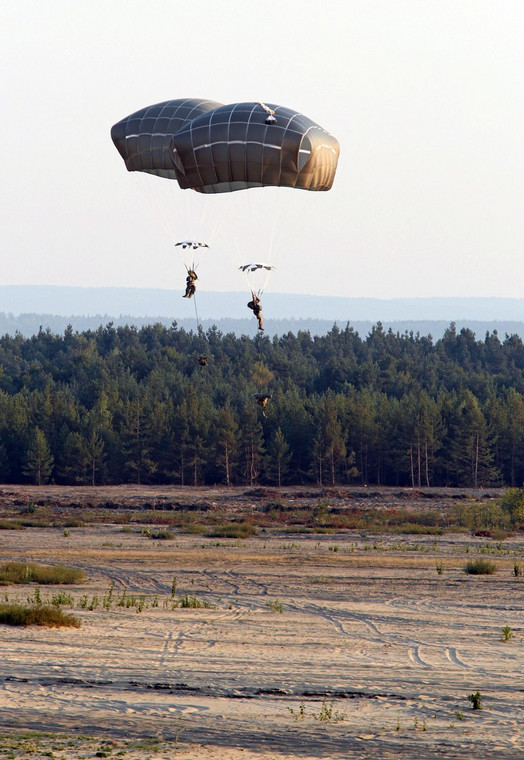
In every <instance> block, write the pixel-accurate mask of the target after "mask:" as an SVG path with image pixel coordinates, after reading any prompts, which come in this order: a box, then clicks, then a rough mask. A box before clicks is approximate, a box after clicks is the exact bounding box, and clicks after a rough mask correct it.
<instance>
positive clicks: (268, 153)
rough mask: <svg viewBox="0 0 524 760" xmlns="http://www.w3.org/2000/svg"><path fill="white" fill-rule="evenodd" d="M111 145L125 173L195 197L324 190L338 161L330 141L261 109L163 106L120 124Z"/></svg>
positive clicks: (310, 127)
mask: <svg viewBox="0 0 524 760" xmlns="http://www.w3.org/2000/svg"><path fill="white" fill-rule="evenodd" d="M111 137H112V139H113V142H114V143H115V145H116V147H117V149H118V151H119V153H120V155H121V156H122V158H123V159H124V161H125V164H126V167H127V169H128V170H129V171H138V172H147V173H149V174H156V175H158V176H160V177H166V178H167V179H176V180H177V182H178V184H179V185H180V187H181V188H183V189H192V190H196V191H197V192H199V193H224V192H232V191H235V190H245V189H248V188H254V187H294V188H301V189H304V190H315V191H320V190H329V189H330V188H331V186H332V184H333V180H334V177H335V172H336V168H337V162H338V156H339V145H338V142H337V140H336V139H335V138H334V137H333V136H332V135H331V134H329V132H326V130H324V129H323V128H322V127H320V126H319V125H318V124H316V123H315V122H314V121H312V120H311V119H309V118H308V117H307V116H304V115H303V114H300V113H298V112H297V111H293V110H292V109H290V108H285V107H284V106H278V105H273V104H268V105H266V104H264V103H261V102H252V103H233V104H231V105H221V104H220V103H216V102H214V101H211V100H199V99H179V100H169V101H166V102H164V103H158V104H156V105H152V106H149V107H147V108H144V109H142V110H141V111H137V112H136V113H133V114H131V115H130V116H128V117H126V118H125V119H122V121H119V122H118V123H117V124H115V125H114V126H113V128H112V130H111Z"/></svg>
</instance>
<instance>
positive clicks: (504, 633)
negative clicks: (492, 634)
mask: <svg viewBox="0 0 524 760" xmlns="http://www.w3.org/2000/svg"><path fill="white" fill-rule="evenodd" d="M512 637H513V631H512V630H511V628H510V627H509V625H504V626H502V628H501V629H500V638H501V640H502V641H509V640H510V639H511V638H512Z"/></svg>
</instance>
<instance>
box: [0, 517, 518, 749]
mask: <svg viewBox="0 0 524 760" xmlns="http://www.w3.org/2000/svg"><path fill="white" fill-rule="evenodd" d="M479 556H482V557H486V558H489V559H490V560H492V561H494V562H495V563H496V564H497V567H498V571H497V573H495V574H494V575H490V576H469V575H466V574H465V573H464V572H463V566H464V564H465V562H466V560H467V559H471V558H476V557H479ZM0 560H1V561H2V562H5V561H7V560H19V561H21V560H27V561H34V562H39V563H45V564H58V563H62V564H67V565H70V566H74V567H80V568H82V569H83V570H84V571H85V573H86V581H85V583H83V584H82V585H79V586H75V587H72V588H71V587H61V588H57V587H46V588H41V589H40V594H41V596H42V597H43V598H44V599H46V598H47V599H51V598H52V596H53V595H54V594H56V593H58V592H60V591H62V592H66V593H69V594H72V596H73V598H74V608H73V609H72V610H70V609H69V608H67V607H66V608H65V610H66V611H72V612H73V613H74V614H75V615H76V616H77V617H78V618H80V620H81V622H82V625H81V627H80V628H79V629H67V628H61V629H49V628H36V627H30V628H25V629H21V628H13V627H9V626H0V657H1V663H2V668H1V671H0V756H8V757H29V756H31V757H33V758H39V757H56V758H71V759H72V758H83V757H94V756H98V757H104V756H105V757H125V758H127V759H128V760H135V758H136V759H138V758H140V759H142V758H151V759H152V760H160V758H165V759H166V760H167V759H169V760H171V758H177V759H180V760H195V759H198V760H211V759H213V760H240V758H242V759H243V760H255V759H256V760H290V759H291V758H304V759H307V758H328V759H329V758H333V759H334V760H335V758H355V759H357V758H383V759H384V760H387V759H388V758H399V757H402V758H405V759H408V760H410V759H413V760H414V759H415V758H417V759H421V758H437V757H438V758H442V759H447V758H472V757H475V758H505V759H507V758H515V759H517V758H524V734H523V730H522V726H523V725H524V682H523V680H522V670H523V665H524V657H523V652H524V650H523V642H524V600H523V589H524V586H523V585H522V584H523V583H524V580H523V579H522V578H515V577H514V575H513V565H514V562H515V561H518V562H520V563H521V564H522V565H524V538H520V537H516V538H510V539H507V540H506V541H504V542H503V543H497V542H493V541H491V542H489V541H487V540H486V539H485V538H473V537H469V536H459V535H446V536H441V537H438V538H436V539H435V538H434V537H420V536H416V537H415V536H361V535H360V534H358V533H345V534H336V535H319V536H317V535H299V536H292V537H290V536H289V535H285V534H278V533H274V532H271V531H268V532H267V533H265V534H261V535H259V536H258V537H256V538H251V539H247V540H243V541H234V540H217V539H212V538H202V537H200V536H188V535H177V536H176V537H175V539H174V540H172V541H165V540H163V541H155V540H152V539H150V538H148V537H147V536H146V535H143V534H142V533H141V527H138V526H135V527H134V528H133V530H132V532H124V531H123V530H122V527H121V526H117V525H102V526H90V527H82V528H71V530H70V531H69V535H67V536H65V535H64V532H63V530H60V529H57V528H30V529H27V530H24V531H8V530H4V531H2V532H1V533H0ZM438 564H440V565H441V566H442V568H443V571H442V573H441V574H439V573H437V570H436V567H437V565H438ZM175 576H176V593H175V596H174V597H173V596H172V591H173V580H174V578H175ZM111 584H114V588H113V592H112V596H111V598H110V599H108V595H109V590H110V587H111ZM6 594H7V598H8V600H9V601H13V600H15V599H17V598H18V599H19V600H21V601H25V600H26V599H28V598H34V595H35V587H34V586H24V587H19V586H18V587H15V586H9V587H2V588H1V589H0V600H2V601H3V600H5V598H6V596H5V595H6ZM186 594H188V595H190V596H194V597H195V598H196V599H197V600H199V601H200V602H202V603H206V604H209V605H211V606H209V607H203V608H188V609H183V608H180V607H175V608H173V606H174V605H173V600H174V599H175V600H177V599H180V598H181V596H183V595H186ZM86 597H87V606H86V607H85V608H82V606H81V605H82V604H84V605H86V602H85V601H84V602H82V600H83V599H84V600H85V598H86ZM95 597H96V598H97V599H98V606H96V607H95V608H94V609H88V607H89V606H94V604H93V599H94V598H95ZM104 597H105V602H106V603H105V606H104ZM126 599H130V600H131V602H132V603H133V604H134V606H122V604H125V603H126V602H125V600H126ZM119 602H120V603H121V604H120V605H119ZM140 607H142V609H141V611H139V608H140ZM506 625H508V626H510V627H511V629H512V632H513V636H512V638H511V639H510V640H509V641H502V637H501V631H500V629H501V627H503V626H506ZM477 690H478V691H480V692H481V695H482V706H483V709H482V710H473V709H472V707H471V704H470V702H469V701H468V695H469V694H471V693H473V692H476V691H477ZM50 753H51V754H50Z"/></svg>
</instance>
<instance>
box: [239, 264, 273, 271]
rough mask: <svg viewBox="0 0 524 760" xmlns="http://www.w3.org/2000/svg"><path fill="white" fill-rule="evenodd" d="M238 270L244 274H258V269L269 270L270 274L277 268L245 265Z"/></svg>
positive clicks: (262, 265) (266, 265)
mask: <svg viewBox="0 0 524 760" xmlns="http://www.w3.org/2000/svg"><path fill="white" fill-rule="evenodd" d="M238 268H239V269H241V270H242V272H256V271H257V270H258V269H267V271H268V272H271V270H272V269H274V268H275V267H272V266H271V265H270V264H243V265H242V266H241V267H238Z"/></svg>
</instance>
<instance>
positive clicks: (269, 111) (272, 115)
mask: <svg viewBox="0 0 524 760" xmlns="http://www.w3.org/2000/svg"><path fill="white" fill-rule="evenodd" d="M257 105H259V106H262V108H263V109H264V111H265V112H266V113H267V115H268V117H267V119H266V124H276V123H277V119H276V116H275V111H274V110H273V108H270V107H269V106H266V104H265V103H262V101H261V100H258V101H257Z"/></svg>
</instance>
